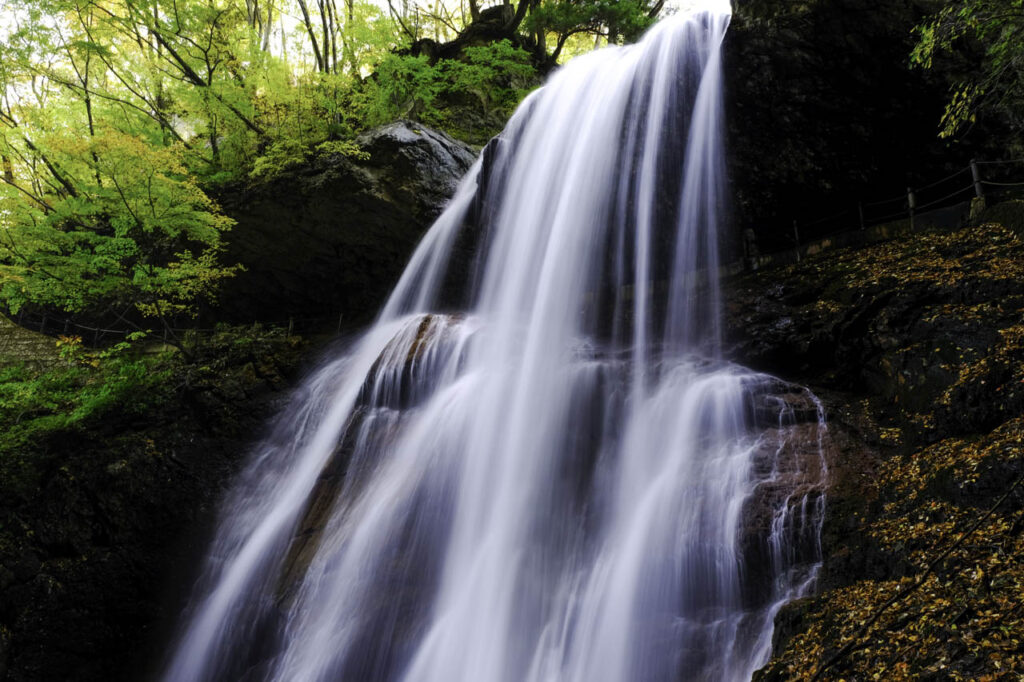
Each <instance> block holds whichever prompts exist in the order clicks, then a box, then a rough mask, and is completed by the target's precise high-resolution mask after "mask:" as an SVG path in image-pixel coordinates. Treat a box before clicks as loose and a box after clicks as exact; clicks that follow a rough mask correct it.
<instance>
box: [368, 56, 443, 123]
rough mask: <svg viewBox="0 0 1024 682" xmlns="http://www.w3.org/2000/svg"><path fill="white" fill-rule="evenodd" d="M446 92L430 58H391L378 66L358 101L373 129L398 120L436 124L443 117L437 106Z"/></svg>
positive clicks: (386, 57) (387, 57) (387, 58)
mask: <svg viewBox="0 0 1024 682" xmlns="http://www.w3.org/2000/svg"><path fill="white" fill-rule="evenodd" d="M442 88H443V83H442V76H441V72H440V70H439V69H438V68H437V67H435V66H432V65H431V64H430V60H429V59H428V58H427V56H426V55H419V56H415V57H414V56H409V55H398V54H389V55H387V56H385V57H384V59H383V60H382V61H381V62H380V63H379V64H378V65H377V69H376V72H375V73H374V77H373V78H372V79H370V80H369V81H368V82H367V83H366V84H365V85H364V88H363V91H362V93H361V97H360V98H359V99H358V100H357V101H358V104H359V105H360V106H361V109H362V111H363V117H364V120H365V121H366V123H367V125H369V126H375V125H381V124H383V123H387V122H389V121H393V120H395V119H397V118H412V119H416V120H422V121H435V120H436V119H437V118H438V117H439V115H440V112H438V110H437V107H436V106H435V105H436V103H437V98H438V96H439V95H440V94H441V90H442Z"/></svg>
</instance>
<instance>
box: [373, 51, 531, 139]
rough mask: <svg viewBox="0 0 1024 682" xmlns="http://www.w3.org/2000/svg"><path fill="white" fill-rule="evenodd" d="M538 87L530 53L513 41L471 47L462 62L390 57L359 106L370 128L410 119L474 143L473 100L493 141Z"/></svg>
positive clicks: (385, 61)
mask: <svg viewBox="0 0 1024 682" xmlns="http://www.w3.org/2000/svg"><path fill="white" fill-rule="evenodd" d="M536 82H537V70H536V68H535V67H534V66H533V64H532V61H531V58H530V55H529V53H527V52H526V51H525V50H523V49H521V48H517V47H514V46H513V45H512V43H511V42H510V41H508V40H502V41H498V42H494V43H489V44H487V45H480V46H472V47H468V48H466V49H465V51H464V55H463V58H462V59H458V60H456V59H442V60H439V61H438V62H437V63H435V64H431V63H430V61H429V59H428V58H427V57H426V56H425V55H419V56H411V55H397V54H389V55H387V56H386V57H385V58H384V60H383V61H382V62H381V63H380V64H378V66H377V69H376V72H375V75H374V77H373V78H372V79H369V80H368V81H367V82H366V83H364V84H363V88H362V90H361V92H360V96H359V97H358V98H357V99H356V106H357V107H358V109H359V110H360V111H361V112H362V117H363V120H365V121H366V122H367V123H368V124H369V125H380V124H383V123H387V122H389V121H394V120H395V119H399V118H408V119H412V120H417V121H422V122H424V123H427V124H430V125H435V126H439V127H442V128H447V129H450V130H454V131H458V132H463V133H464V134H468V135H469V136H471V137H473V133H472V131H469V130H467V128H468V127H469V126H467V123H466V119H467V118H468V117H467V116H466V111H465V106H464V104H463V103H464V102H465V101H466V100H467V97H468V98H470V100H471V101H473V102H474V103H475V104H474V106H473V107H472V108H473V109H475V111H476V117H477V118H479V119H480V120H481V121H482V125H483V127H484V128H485V129H486V130H487V132H488V136H489V135H492V134H494V133H496V132H497V131H498V130H500V128H501V126H502V125H503V124H504V121H505V120H507V118H508V117H509V116H510V115H511V114H512V111H513V110H514V109H515V107H516V106H517V105H518V104H519V102H520V101H521V100H522V98H523V97H525V96H526V94H527V93H528V92H529V90H530V88H531V87H532V86H533V85H534V84H535V83H536Z"/></svg>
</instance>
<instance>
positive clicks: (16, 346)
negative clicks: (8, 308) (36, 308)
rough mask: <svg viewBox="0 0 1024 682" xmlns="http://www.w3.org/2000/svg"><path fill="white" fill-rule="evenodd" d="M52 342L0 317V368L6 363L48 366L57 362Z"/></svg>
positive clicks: (55, 349) (48, 338)
mask: <svg viewBox="0 0 1024 682" xmlns="http://www.w3.org/2000/svg"><path fill="white" fill-rule="evenodd" d="M57 357H58V355H57V348H56V346H55V345H54V340H53V339H51V338H50V337H48V336H44V335H43V334H37V333H36V332H32V331H29V330H28V329H25V328H23V327H19V326H18V325H16V324H14V323H13V322H11V321H10V320H9V319H7V318H6V317H4V316H3V315H0V366H3V365H5V364H8V363H15V364H17V363H32V364H37V365H48V364H51V363H53V362H56V360H57Z"/></svg>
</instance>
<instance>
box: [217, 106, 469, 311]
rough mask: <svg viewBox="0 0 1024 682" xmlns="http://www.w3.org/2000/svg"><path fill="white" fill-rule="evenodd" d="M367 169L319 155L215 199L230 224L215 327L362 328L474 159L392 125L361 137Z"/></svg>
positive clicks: (451, 143)
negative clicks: (231, 269) (326, 324)
mask: <svg viewBox="0 0 1024 682" xmlns="http://www.w3.org/2000/svg"><path fill="white" fill-rule="evenodd" d="M357 143H358V145H359V147H360V149H361V150H362V151H364V152H366V153H368V154H369V157H368V158H367V159H365V160H363V159H357V158H352V157H349V156H344V155H342V154H327V155H321V156H318V157H316V158H314V159H313V160H312V161H311V162H309V163H307V164H303V165H301V166H296V167H294V168H291V169H288V170H285V171H284V172H282V173H281V174H280V175H278V176H276V177H274V178H272V179H270V180H267V181H264V182H259V183H255V184H251V185H249V186H245V187H239V186H231V187H227V188H225V189H224V191H223V192H222V193H221V202H222V203H223V206H224V209H225V211H226V212H227V213H228V214H229V215H230V216H231V217H233V218H234V219H235V220H237V221H238V224H237V225H236V226H235V227H234V229H233V230H232V231H231V233H230V234H229V236H228V245H227V250H226V254H225V259H226V261H227V262H231V263H241V264H243V265H244V266H245V268H246V271H245V272H243V273H240V274H239V275H238V276H237V277H236V278H234V279H232V280H229V281H228V282H227V284H226V285H225V287H224V290H223V292H222V294H221V296H220V310H219V311H217V312H216V315H215V316H216V317H217V319H224V318H225V317H227V318H229V319H231V320H235V321H238V322H252V321H253V320H260V321H266V322H286V321H287V320H288V319H289V318H290V317H294V318H296V319H323V320H333V321H337V320H338V319H339V317H341V318H342V319H343V320H344V321H345V324H346V326H348V325H356V324H359V323H362V322H366V321H368V320H369V319H371V318H372V316H373V315H374V314H375V313H376V311H377V310H378V309H379V308H380V305H381V303H382V302H383V300H384V298H385V297H386V296H387V294H388V293H389V292H390V291H391V289H392V288H393V287H394V284H395V282H396V281H397V280H398V277H399V276H400V275H401V273H402V270H403V268H404V267H405V264H406V261H407V260H408V258H409V255H410V254H411V253H412V250H413V248H414V247H415V246H416V244H417V242H418V241H419V239H420V238H421V237H422V235H423V233H424V231H425V230H426V229H427V228H428V227H429V226H430V224H431V223H432V222H433V221H434V219H435V218H437V216H438V215H439V214H440V213H441V211H442V210H443V208H444V206H445V204H446V203H447V201H448V199H449V198H450V197H451V195H452V194H453V193H454V192H455V188H456V185H457V184H458V181H459V179H460V178H461V177H462V176H463V175H464V174H465V173H466V171H467V170H469V167H470V166H471V165H472V163H473V161H474V159H475V158H476V154H475V152H474V150H472V149H471V148H470V147H468V146H467V145H465V144H463V143H461V142H458V141H456V140H454V139H452V138H451V137H449V136H448V135H446V134H444V133H441V132H438V131H435V130H431V129H429V128H426V127H424V126H421V125H419V124H414V123H410V122H405V121H400V122H397V123H392V124H390V125H387V126H384V127H381V128H377V129H375V130H372V131H370V132H367V133H365V134H363V135H362V136H360V137H359V138H358V140H357Z"/></svg>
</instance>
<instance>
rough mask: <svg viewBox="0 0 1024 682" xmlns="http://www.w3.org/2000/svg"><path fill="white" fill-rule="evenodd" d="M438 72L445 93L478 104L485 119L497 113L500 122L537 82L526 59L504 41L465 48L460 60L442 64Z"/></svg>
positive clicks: (515, 48)
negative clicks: (466, 95)
mask: <svg viewBox="0 0 1024 682" xmlns="http://www.w3.org/2000/svg"><path fill="white" fill-rule="evenodd" d="M440 68H441V70H442V73H443V74H444V79H445V83H446V90H447V91H448V92H449V93H451V94H454V93H469V94H471V95H473V96H474V97H476V98H477V99H478V100H479V102H480V106H481V107H482V108H483V111H484V115H485V116H490V115H492V114H494V113H497V114H498V116H499V117H500V118H502V119H505V118H507V117H508V116H510V115H511V114H512V111H513V110H514V109H515V107H516V105H518V104H519V102H520V101H521V100H522V99H523V97H525V96H526V94H527V93H528V92H529V90H530V88H531V85H532V84H533V83H535V82H536V79H537V70H536V69H535V68H534V67H533V65H532V64H531V62H530V55H529V54H527V52H526V51H525V50H522V49H520V48H517V47H514V46H513V45H512V43H511V42H509V41H508V40H501V41H499V42H496V43H490V44H488V45H480V46H477V47H467V48H466V50H465V59H464V60H460V61H456V60H445V61H443V62H441V64H440Z"/></svg>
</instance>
